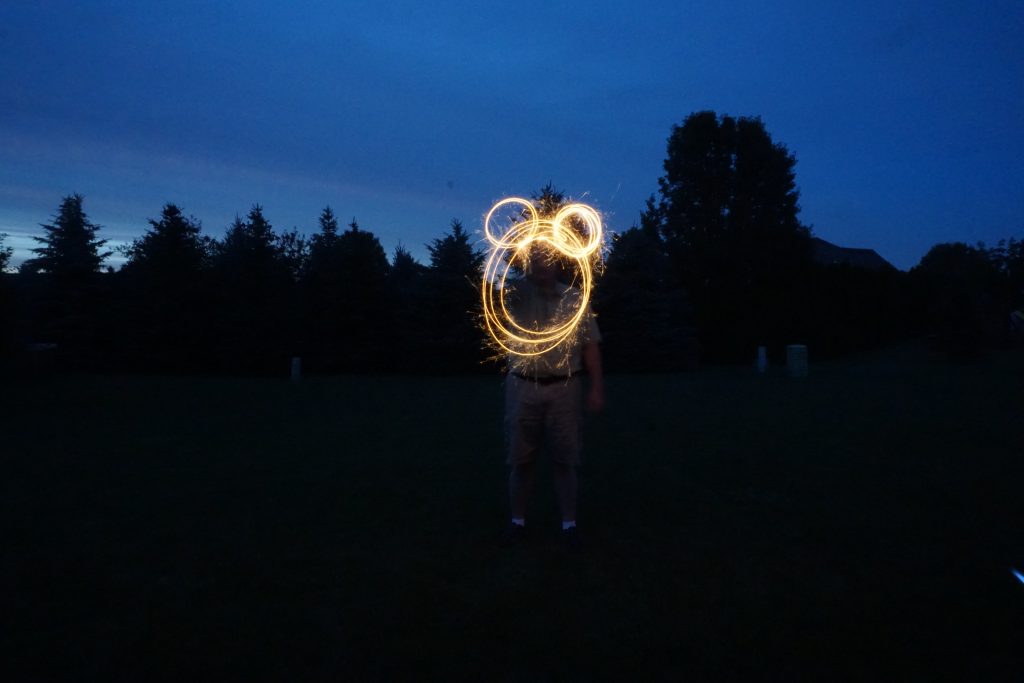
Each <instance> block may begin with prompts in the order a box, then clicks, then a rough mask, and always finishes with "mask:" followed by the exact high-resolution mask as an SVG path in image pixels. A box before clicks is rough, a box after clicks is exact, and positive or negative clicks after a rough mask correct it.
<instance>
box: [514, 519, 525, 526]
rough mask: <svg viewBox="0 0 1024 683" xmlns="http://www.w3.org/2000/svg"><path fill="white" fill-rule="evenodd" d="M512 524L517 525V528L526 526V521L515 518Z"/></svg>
mask: <svg viewBox="0 0 1024 683" xmlns="http://www.w3.org/2000/svg"><path fill="white" fill-rule="evenodd" d="M512 523H513V524H515V525H516V526H526V520H525V519H523V518H522V517H513V518H512Z"/></svg>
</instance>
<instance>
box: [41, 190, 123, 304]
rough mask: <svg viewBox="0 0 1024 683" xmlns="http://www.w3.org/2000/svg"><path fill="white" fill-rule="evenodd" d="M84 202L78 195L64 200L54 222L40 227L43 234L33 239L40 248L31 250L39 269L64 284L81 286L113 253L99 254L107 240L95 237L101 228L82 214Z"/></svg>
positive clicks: (104, 252)
mask: <svg viewBox="0 0 1024 683" xmlns="http://www.w3.org/2000/svg"><path fill="white" fill-rule="evenodd" d="M83 201H84V197H83V196H82V195H80V194H72V195H68V196H67V197H64V199H63V200H62V201H61V204H60V209H58V211H57V215H56V216H54V218H53V223H43V224H41V227H42V228H43V230H44V232H45V233H46V234H45V235H44V236H43V237H33V238H32V239H34V240H35V241H37V242H39V243H40V244H42V245H43V246H42V247H39V248H36V249H33V250H32V251H33V252H35V253H36V254H39V256H38V257H37V258H36V259H35V262H36V265H37V267H38V269H39V270H40V271H43V272H46V273H48V274H49V275H50V277H51V278H53V280H55V281H57V282H60V283H64V284H67V285H74V284H80V283H81V282H83V281H84V280H88V279H90V278H91V277H92V276H93V275H95V274H96V273H99V272H100V265H101V264H102V263H103V259H105V258H107V257H108V256H110V255H111V253H112V252H110V251H103V252H101V251H100V249H101V248H102V247H103V246H104V245H105V244H106V243H107V241H106V240H101V239H97V238H96V233H97V232H98V231H99V229H100V226H98V225H96V224H94V223H93V222H92V221H90V220H89V218H88V217H87V216H86V215H85V211H84V210H83V209H82V202H83Z"/></svg>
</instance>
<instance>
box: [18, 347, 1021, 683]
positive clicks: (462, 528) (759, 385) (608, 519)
mask: <svg viewBox="0 0 1024 683" xmlns="http://www.w3.org/2000/svg"><path fill="white" fill-rule="evenodd" d="M501 397H502V392H501V386H500V378H498V377H486V378H479V377H477V378H401V377H350V378H313V379H309V380H307V381H304V382H303V383H301V384H299V385H291V384H289V383H288V382H286V381H284V380H281V381H274V380H240V379H169V378H134V377H123V378H118V377H113V378H112V377H84V378H83V377H79V378H70V379H61V378H51V379H47V380H37V381H35V382H29V381H19V382H17V383H13V384H11V383H9V384H8V385H7V386H6V387H5V391H4V395H3V398H2V399H0V401H2V405H0V408H2V410H0V420H2V424H3V444H4V448H3V462H4V468H3V470H4V476H3V479H2V481H3V489H2V505H3V517H4V520H5V524H4V527H5V529H6V530H5V532H4V537H5V538H4V553H3V560H2V567H0V569H2V578H3V585H4V600H3V603H4V605H3V612H4V623H5V625H4V629H3V634H2V638H3V645H4V660H5V664H4V668H5V670H8V671H16V672H20V676H21V677H22V678H23V679H24V680H40V681H42V680H59V679H67V680H111V679H113V678H127V679H130V680H139V681H144V680H199V679H203V680H218V679H244V680H253V679H257V678H275V679H289V680H307V679H311V678H331V679H335V680H362V679H374V678H390V677H406V678H412V677H415V678H421V679H423V678H427V679H441V678H443V679H449V680H462V679H472V680H508V681H535V680H576V679H579V680H592V679H595V678H604V679H616V678H621V677H623V676H630V677H639V678H640V679H648V680H649V679H654V680H690V681H694V680H695V681H699V680H735V681H744V680H822V681H826V680H827V681H839V680H865V681H867V680H938V679H952V680H979V681H1001V680H1006V681H1010V680H1020V675H1022V671H1024V667H1022V665H1024V656H1022V653H1024V584H1022V583H1020V582H1019V581H1017V580H1016V579H1015V578H1014V577H1013V575H1012V574H1011V568H1013V567H1017V568H1018V569H1020V570H1022V571H1024V533H1022V528H1021V522H1022V519H1024V514H1022V513H1024V505H1022V500H1024V497H1022V492H1024V426H1022V425H1024V357H1022V354H1020V353H1018V354H1017V355H1016V356H1011V355H1008V354H997V355H992V356H989V357H987V358H985V359H982V360H979V361H977V362H975V363H973V364H967V365H949V364H946V363H944V362H940V361H937V360H935V359H929V358H927V357H926V356H924V355H922V354H918V353H916V352H914V351H913V350H912V349H904V350H897V351H889V352H885V353H880V354H876V355H873V356H865V357H861V358H857V359H855V360H848V361H843V362H837V363H831V364H813V365H812V372H811V375H810V376H809V377H808V378H807V379H805V380H790V379H788V378H786V377H785V376H783V375H782V374H781V373H779V372H776V373H773V374H769V375H768V376H765V377H757V376H755V375H754V374H753V373H752V372H751V371H749V370H746V369H736V368H732V369H716V368H709V369H703V370H699V371H696V372H693V373H689V374H679V375H650V376H616V375H612V376H611V377H609V380H608V410H607V412H606V413H605V415H604V416H603V417H601V418H599V419H596V420H591V421H590V423H589V425H588V431H587V449H586V455H585V462H584V467H583V469H582V471H581V477H582V479H581V510H580V520H581V525H582V528H583V530H584V532H585V539H584V540H585V547H584V548H583V549H582V551H581V552H580V553H578V554H572V553H566V552H565V551H564V550H563V549H562V548H560V547H559V545H558V544H557V543H556V540H557V539H556V528H557V521H558V519H557V514H556V508H555V503H554V497H553V494H552V492H551V487H550V485H549V483H550V479H546V480H542V482H543V483H544V484H548V485H545V486H541V487H539V489H538V496H537V498H536V500H535V501H534V509H533V514H532V517H531V520H530V522H531V525H532V526H533V527H534V530H535V532H537V533H536V535H535V540H534V542H532V543H531V544H529V545H527V546H524V547H517V548H511V549H502V548H500V547H498V546H497V544H496V543H495V542H494V538H495V535H496V534H497V532H498V531H499V530H500V529H501V527H502V525H503V524H504V523H505V521H506V501H505V470H504V466H503V464H502V453H501V447H502V437H501ZM545 474H547V473H545ZM4 678H5V679H6V680H14V678H13V677H10V676H4Z"/></svg>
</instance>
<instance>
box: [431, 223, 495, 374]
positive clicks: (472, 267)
mask: <svg viewBox="0 0 1024 683" xmlns="http://www.w3.org/2000/svg"><path fill="white" fill-rule="evenodd" d="M427 251H428V252H429V253H430V267H429V268H428V271H427V277H426V283H425V284H426V292H425V296H426V297H427V300H426V304H425V310H426V311H427V313H428V316H429V320H430V325H431V329H432V330H433V333H432V334H431V335H429V336H428V337H427V338H426V340H425V345H426V346H425V350H426V353H427V354H428V355H429V356H430V357H431V358H432V359H433V362H434V363H435V364H436V367H437V369H447V370H474V369H479V367H480V363H481V361H482V360H483V358H484V355H483V351H482V348H483V346H482V343H483V337H482V336H481V332H480V327H479V320H480V297H479V287H480V278H481V277H482V274H483V263H484V255H483V253H481V252H480V251H478V250H477V249H475V248H474V247H473V245H472V244H471V243H470V239H469V234H468V233H467V232H466V230H465V229H464V228H463V227H462V222H461V221H459V220H458V219H455V218H453V219H452V221H451V225H450V227H449V232H448V233H447V234H445V235H444V236H442V237H439V238H436V239H434V240H432V241H431V242H430V244H428V245H427Z"/></svg>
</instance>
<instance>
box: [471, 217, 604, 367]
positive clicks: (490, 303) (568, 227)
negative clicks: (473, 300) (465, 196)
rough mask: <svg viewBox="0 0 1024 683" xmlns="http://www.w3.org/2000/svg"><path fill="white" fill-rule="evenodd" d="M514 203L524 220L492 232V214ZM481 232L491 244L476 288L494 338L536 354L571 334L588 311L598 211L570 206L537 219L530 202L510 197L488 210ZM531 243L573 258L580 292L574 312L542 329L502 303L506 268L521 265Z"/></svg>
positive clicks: (518, 352)
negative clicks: (523, 321)
mask: <svg viewBox="0 0 1024 683" xmlns="http://www.w3.org/2000/svg"><path fill="white" fill-rule="evenodd" d="M516 206H518V207H521V214H522V219H521V220H519V221H517V222H514V223H513V224H512V225H511V226H510V227H509V228H508V229H507V230H505V231H503V232H502V231H497V230H495V227H494V226H493V224H492V221H493V220H494V217H495V215H496V214H497V213H498V212H500V211H502V210H503V209H504V210H507V209H509V208H514V207H516ZM573 223H575V224H576V225H577V226H581V228H582V230H579V231H578V230H577V229H576V228H574V227H573ZM581 233H582V234H581ZM484 235H485V237H486V238H487V241H488V243H489V245H490V248H489V253H488V257H487V262H486V265H485V266H484V274H483V283H482V284H481V287H480V292H481V297H482V299H483V309H484V324H485V326H486V327H487V331H488V333H489V334H490V335H491V338H492V339H493V340H494V342H495V343H496V344H497V345H498V346H499V347H501V348H502V349H504V350H505V351H507V352H509V353H512V354H515V355H519V356H538V355H540V354H543V353H545V352H547V351H550V350H551V349H553V348H555V347H557V346H558V345H559V344H561V343H562V342H563V341H565V340H566V339H568V338H570V337H571V335H573V334H574V333H575V332H576V329H577V327H578V326H579V324H580V321H581V320H583V316H584V315H585V314H586V312H587V305H588V303H589V302H590V294H591V292H592V291H593V288H594V265H595V263H596V262H597V261H598V260H599V259H600V257H601V252H600V249H601V246H602V241H603V239H604V235H603V228H602V225H601V216H600V215H599V214H598V213H597V211H595V210H594V209H592V208H591V207H589V206H587V205H586V204H568V205H566V206H564V207H562V208H560V209H559V210H558V211H557V212H556V213H555V215H554V216H552V217H541V215H540V214H539V213H538V211H537V208H536V207H535V206H534V205H533V203H531V202H530V201H528V200H526V199H522V198H520V197H509V198H507V199H503V200H501V201H500V202H498V203H497V204H495V205H494V206H493V207H491V210H490V211H488V212H487V217H486V218H485V219H484ZM535 244H543V245H545V246H547V247H549V248H550V249H552V250H554V251H555V252H557V253H558V254H561V255H562V256H565V257H566V258H568V259H570V260H572V261H575V263H576V270H577V273H578V275H577V277H578V282H579V290H580V297H579V301H578V305H577V307H576V310H575V312H574V314H573V315H572V316H570V317H569V318H568V319H567V320H565V321H556V322H555V323H554V324H552V325H551V326H549V327H544V328H540V329H532V328H529V327H526V326H524V325H523V324H522V322H521V321H517V320H516V319H515V317H514V316H513V315H512V313H511V311H509V309H508V308H507V307H506V301H505V294H506V288H505V283H506V279H507V278H508V274H509V270H510V269H511V268H512V266H513V264H515V263H525V262H526V259H527V258H528V256H529V251H530V249H531V247H532V246H533V245H535Z"/></svg>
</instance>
